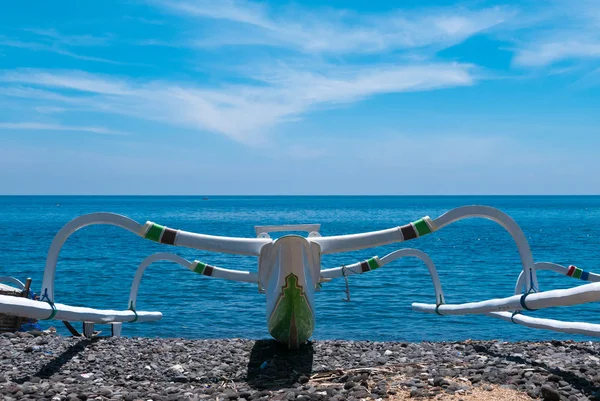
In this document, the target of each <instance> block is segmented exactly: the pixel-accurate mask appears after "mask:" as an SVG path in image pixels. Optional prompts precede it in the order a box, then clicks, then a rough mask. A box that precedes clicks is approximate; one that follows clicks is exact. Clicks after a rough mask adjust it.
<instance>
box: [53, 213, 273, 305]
mask: <svg viewBox="0 0 600 401" xmlns="http://www.w3.org/2000/svg"><path fill="white" fill-rule="evenodd" d="M95 224H106V225H112V226H117V227H121V228H123V229H125V230H127V231H130V232H132V233H134V234H136V235H139V236H140V237H142V238H146V239H149V240H152V241H156V242H160V243H162V244H167V245H175V246H183V247H187V248H194V249H200V250H205V251H213V252H224V253H233V254H238V255H251V256H258V255H259V254H260V249H261V248H262V246H263V245H264V244H266V243H268V242H271V240H270V239H262V238H236V237H220V236H214V235H204V234H195V233H190V232H187V231H181V230H174V229H171V228H168V227H163V226H160V225H158V224H155V223H153V222H150V221H149V222H146V224H140V223H138V222H136V221H134V220H131V219H129V218H127V217H124V216H121V215H118V214H114V213H91V214H86V215H83V216H80V217H77V218H75V219H73V220H71V221H70V222H68V223H67V224H66V225H65V226H63V228H61V229H60V230H59V232H58V233H57V234H56V236H55V237H54V239H53V240H52V244H51V245H50V250H49V251H48V257H47V258H46V267H45V270H44V279H43V281H42V293H41V298H42V299H43V300H45V301H48V302H54V279H55V275H56V264H57V261H58V255H59V253H60V250H61V249H62V247H63V245H64V243H65V241H66V240H67V239H68V238H69V236H71V234H73V233H74V232H75V231H77V230H79V229H81V228H83V227H86V226H90V225H95Z"/></svg>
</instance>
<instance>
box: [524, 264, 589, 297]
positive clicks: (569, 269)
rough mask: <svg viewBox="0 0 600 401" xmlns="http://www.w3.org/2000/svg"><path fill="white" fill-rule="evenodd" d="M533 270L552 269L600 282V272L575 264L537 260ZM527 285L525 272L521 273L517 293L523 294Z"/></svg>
mask: <svg viewBox="0 0 600 401" xmlns="http://www.w3.org/2000/svg"><path fill="white" fill-rule="evenodd" d="M533 270H534V271H535V272H537V271H539V270H550V271H553V272H555V273H558V274H562V275H564V276H569V277H573V278H578V279H580V280H583V281H589V282H591V283H598V282H600V274H597V273H592V272H587V271H585V270H581V269H579V268H578V267H575V266H569V267H565V266H563V265H559V264H557V263H551V262H536V263H534V265H533ZM524 286H525V277H524V274H523V272H521V274H519V278H518V279H517V285H516V286H515V294H521V292H522V290H523V287H524Z"/></svg>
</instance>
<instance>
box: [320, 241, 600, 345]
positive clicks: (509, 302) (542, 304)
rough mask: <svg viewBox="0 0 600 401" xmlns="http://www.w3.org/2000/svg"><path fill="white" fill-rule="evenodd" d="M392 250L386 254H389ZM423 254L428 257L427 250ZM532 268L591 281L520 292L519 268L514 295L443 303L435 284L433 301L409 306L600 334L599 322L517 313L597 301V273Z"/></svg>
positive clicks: (599, 287) (436, 282)
mask: <svg viewBox="0 0 600 401" xmlns="http://www.w3.org/2000/svg"><path fill="white" fill-rule="evenodd" d="M418 252H419V251H418ZM392 254H393V253H392ZM392 254H390V255H388V256H391V255H392ZM424 255H425V256H426V257H427V258H428V256H427V255H426V254H424ZM432 265H433V263H432ZM428 267H429V265H428ZM533 268H534V270H536V271H538V270H551V271H554V272H556V273H559V274H563V275H565V276H571V277H574V278H579V279H581V280H584V281H590V282H593V283H594V284H587V285H582V286H579V287H575V288H570V289H567V290H553V291H546V292H542V293H530V294H529V293H526V294H524V295H523V294H521V290H522V289H523V287H524V286H525V274H524V272H521V274H520V275H519V278H518V280H517V285H516V286H515V295H514V296H512V297H508V298H498V299H491V300H487V301H481V302H471V303H464V304H454V305H444V300H443V296H442V298H441V302H439V300H440V298H439V295H438V290H437V287H436V301H437V302H436V304H421V303H413V304H412V309H413V310H415V311H418V312H426V313H436V314H438V315H467V314H485V315H486V316H490V317H493V318H496V319H501V320H504V321H509V322H512V323H515V324H520V325H522V326H526V327H530V328H535V329H545V330H552V331H557V332H563V333H570V334H583V335H587V336H593V337H600V324H595V323H585V322H565V321H561V320H555V319H546V318H536V317H531V316H525V315H523V314H521V313H520V311H521V310H523V309H526V310H535V309H542V308H548V307H553V306H571V305H578V304H585V303H589V302H594V301H598V300H600V275H599V274H595V273H591V272H586V271H583V270H581V269H579V268H577V267H575V266H570V267H568V268H567V267H565V266H562V265H559V264H556V263H549V262H538V263H535V264H534V267H533ZM330 270H334V269H330ZM432 271H434V272H435V266H433V269H431V268H430V274H431V272H432ZM431 278H432V281H433V283H434V286H436V285H440V282H439V278H438V276H437V272H436V273H435V275H434V274H431ZM439 291H440V292H441V287H440V288H439Z"/></svg>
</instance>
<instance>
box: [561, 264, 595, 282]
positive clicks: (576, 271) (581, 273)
mask: <svg viewBox="0 0 600 401" xmlns="http://www.w3.org/2000/svg"><path fill="white" fill-rule="evenodd" d="M567 276H569V277H573V278H578V279H580V280H583V281H587V280H588V278H589V277H590V273H589V272H586V271H585V270H581V269H580V268H579V267H577V266H573V265H571V266H569V270H568V271H567Z"/></svg>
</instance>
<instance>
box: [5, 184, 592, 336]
mask: <svg viewBox="0 0 600 401" xmlns="http://www.w3.org/2000/svg"><path fill="white" fill-rule="evenodd" d="M472 204H481V205H489V206H494V207H497V208H499V209H501V210H503V211H504V212H506V213H508V214H509V215H510V216H512V217H513V218H514V219H515V220H516V222H517V223H518V224H519V225H520V226H521V228H522V229H523V231H524V233H525V235H526V237H527V239H528V240H529V242H530V245H531V248H532V251H533V255H534V259H535V261H551V262H556V263H560V264H563V265H567V266H568V265H569V264H575V265H577V266H578V267H580V268H583V269H585V270H589V271H596V272H598V271H600V241H599V240H600V225H599V224H597V222H598V221H600V197H588V196H586V197H543V196H539V197H530V196H527V197H508V196H507V197H475V196H473V197H468V196H464V197H459V196H457V197H454V196H449V197H433V196H432V197H420V196H414V197H383V196H382V197H350V196H349V197H326V196H323V197H318V196H314V197H313V196H309V197H271V196H260V197H259V196H256V197H242V196H239V197H226V196H211V197H210V199H208V200H203V199H202V197H187V196H180V197H179V196H178V197H149V196H131V197H130V196H123V197H120V196H119V197H101V196H98V197H95V196H94V197H79V196H74V197H63V196H43V197H21V196H11V197H0V229H1V232H2V233H3V235H2V236H1V237H0V275H12V276H16V277H18V278H20V279H22V280H24V279H25V278H26V277H31V278H32V279H33V290H34V291H36V292H39V291H40V289H41V283H42V277H43V270H44V263H45V258H46V254H47V252H48V248H49V246H50V243H51V241H52V238H53V236H54V235H55V234H56V232H57V231H58V230H59V229H60V228H61V227H62V226H63V225H64V224H66V223H67V222H68V221H69V220H71V219H73V218H75V217H77V216H79V215H82V214H85V213H92V212H99V211H105V212H114V213H119V214H122V215H125V216H128V217H130V218H132V219H134V220H137V221H138V222H141V223H144V222H146V221H147V220H152V221H154V222H156V223H159V224H163V225H167V226H169V227H172V228H178V229H183V230H187V231H194V232H199V233H205V234H213V235H225V236H242V237H253V236H254V230H253V227H254V225H267V224H293V223H320V224H321V231H320V232H321V234H322V235H324V236H326V235H338V234H349V233H357V232H364V231H372V230H379V229H385V228H390V227H394V226H398V225H403V224H406V223H408V222H410V221H414V220H416V219H418V218H421V217H423V216H425V215H429V216H431V217H432V218H435V217H438V216H439V215H441V214H443V213H444V212H446V211H448V210H450V209H452V208H454V207H458V206H463V205H472ZM403 247H413V248H417V249H420V250H423V251H425V252H427V253H428V254H429V255H430V256H431V257H432V259H433V261H434V262H435V263H436V266H437V268H438V272H439V275H440V279H441V281H442V285H443V289H444V292H445V296H446V301H447V302H448V303H455V302H467V301H477V300H485V299H490V298H495V297H505V296H509V295H512V294H513V290H514V285H515V282H516V279H517V277H518V274H519V271H520V269H521V265H520V262H519V257H518V253H517V250H516V247H515V245H514V244H513V242H512V239H511V238H510V236H509V235H508V234H507V233H506V232H505V231H504V230H503V229H502V228H501V227H499V226H497V225H496V224H495V223H493V222H490V221H486V220H481V219H468V220H463V221H460V222H457V223H455V224H453V225H451V226H449V227H446V228H444V229H442V230H440V231H438V232H436V233H434V234H431V235H428V236H426V237H423V238H419V239H417V240H413V241H410V242H407V243H404V244H392V245H387V246H383V247H379V248H373V249H368V250H362V251H356V252H349V253H343V254H336V255H324V256H323V259H322V265H323V268H329V267H336V266H339V265H341V264H350V263H353V262H356V261H360V260H364V259H366V258H368V257H371V256H374V255H378V256H384V255H386V254H388V253H389V252H392V251H394V250H396V249H400V248H403ZM164 251H167V252H173V253H176V254H178V255H180V256H182V257H184V258H187V259H189V260H194V259H197V260H201V261H204V262H207V263H210V264H213V265H217V266H220V267H224V268H229V269H241V270H251V271H256V269H257V259H256V258H254V257H244V256H236V255H224V254H216V253H210V252H202V251H195V250H191V249H185V248H175V247H170V246H166V245H161V244H157V243H153V242H151V241H147V240H143V239H141V238H139V237H137V236H135V235H133V234H131V233H129V232H127V231H124V230H122V229H119V228H115V227H110V226H92V227H87V228H84V229H82V230H79V231H77V232H76V233H75V234H74V235H72V236H71V238H70V239H69V240H68V241H67V243H66V244H65V246H64V248H63V250H62V252H61V255H60V258H59V262H58V268H57V273H56V290H55V301H56V302H60V303H66V304H72V305H80V306H89V307H96V308H106V309H108V308H110V309H127V299H128V295H129V290H130V286H131V281H132V279H133V275H134V272H135V270H136V269H137V266H138V264H139V263H140V262H141V261H142V259H144V258H145V257H146V256H148V255H150V254H152V253H155V252H164ZM539 281H540V286H541V288H542V289H543V290H549V289H555V288H568V287H571V286H576V285H581V284H582V282H581V281H579V280H576V279H573V278H569V277H565V276H560V275H557V274H555V273H552V272H541V273H540V274H539ZM349 285H350V292H351V301H350V302H345V301H344V298H345V293H344V291H345V283H344V280H343V279H336V280H333V281H331V282H329V283H325V284H324V285H323V289H322V291H321V292H320V293H317V294H316V317H317V323H316V329H315V332H314V337H313V338H315V339H347V340H372V341H388V340H389V341H445V340H465V339H501V340H506V341H516V340H546V339H553V338H556V339H576V340H590V338H587V337H583V336H572V335H566V334H560V333H554V332H550V331H543V330H534V329H529V328H525V327H521V326H518V325H515V324H511V323H506V322H503V321H499V320H496V319H492V318H489V317H485V316H460V317H456V316H455V317H448V316H446V317H439V316H436V315H427V314H420V313H418V312H413V311H412V310H411V303H412V302H428V303H434V302H435V299H434V292H433V286H432V283H431V280H430V278H429V275H428V272H427V269H426V267H425V266H424V265H423V264H422V263H421V262H420V261H419V260H417V259H402V260H399V261H396V262H394V263H392V264H390V265H388V266H386V267H385V268H382V269H378V270H376V271H372V272H369V273H366V274H363V275H359V276H352V277H349ZM138 309H139V310H148V311H151V310H158V311H161V312H162V313H163V315H164V317H163V319H162V320H161V321H158V322H151V323H136V324H124V325H123V335H126V336H146V337H156V336H158V337H185V338H194V339H202V338H268V337H269V334H268V331H267V328H266V316H265V298H264V295H262V294H259V293H258V291H257V288H256V286H255V285H252V284H246V283H235V282H229V281H224V280H218V279H212V278H207V277H203V276H199V275H197V274H194V273H192V272H190V271H189V270H187V269H185V268H182V267H181V266H178V265H175V264H173V263H169V262H163V263H157V264H155V265H152V266H151V267H150V268H149V269H148V270H147V271H146V274H145V275H144V278H143V280H142V284H141V287H140V292H139V297H138ZM529 313H532V314H533V315H535V316H542V317H551V318H557V319H563V320H572V321H586V322H596V323H600V305H599V304H598V303H595V304H588V305H583V306H575V307H564V308H552V309H547V310H543V311H537V312H529ZM42 325H43V327H44V328H46V327H49V326H51V325H52V326H55V327H56V328H57V329H58V330H59V331H60V332H61V333H64V334H67V331H66V330H65V329H64V328H63V327H62V324H61V323H60V322H58V321H54V322H43V323H42ZM97 327H98V329H101V330H109V327H108V326H103V325H99V326H97Z"/></svg>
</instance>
